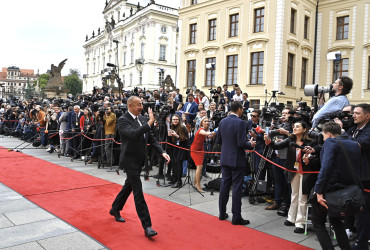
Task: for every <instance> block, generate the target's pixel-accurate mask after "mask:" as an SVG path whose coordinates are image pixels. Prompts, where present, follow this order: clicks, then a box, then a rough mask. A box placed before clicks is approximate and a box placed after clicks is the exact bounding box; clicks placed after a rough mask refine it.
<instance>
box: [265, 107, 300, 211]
mask: <svg viewBox="0 0 370 250" xmlns="http://www.w3.org/2000/svg"><path fill="white" fill-rule="evenodd" d="M293 113H294V111H293V109H292V108H290V107H285V108H284V109H283V111H282V116H281V119H280V122H281V123H280V125H279V126H278V128H277V129H276V132H278V133H279V135H277V139H278V140H277V141H278V142H279V141H282V140H284V139H286V138H287V137H288V135H289V133H291V132H292V131H293V126H292V123H291V122H290V121H289V120H291V119H290V117H291V116H292V114H293ZM287 153H288V148H284V149H279V150H276V151H275V155H274V156H273V158H272V161H273V162H275V163H276V164H278V165H280V166H283V167H285V165H286V160H287ZM272 170H273V173H274V178H275V201H274V203H273V204H272V205H270V206H268V207H266V208H265V209H266V210H276V209H279V208H280V210H279V212H278V214H279V215H287V214H288V207H289V204H290V192H289V183H288V179H287V176H286V175H285V174H284V172H285V171H284V170H283V169H281V168H279V167H277V166H275V165H272ZM283 198H285V199H284V200H285V205H284V206H282V207H281V204H282V199H283Z"/></svg>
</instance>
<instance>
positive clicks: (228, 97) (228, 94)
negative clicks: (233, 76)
mask: <svg viewBox="0 0 370 250" xmlns="http://www.w3.org/2000/svg"><path fill="white" fill-rule="evenodd" d="M223 87H224V92H225V96H226V97H227V99H228V100H231V99H232V98H231V93H230V91H228V90H227V87H228V86H227V85H226V84H224V86H223Z"/></svg>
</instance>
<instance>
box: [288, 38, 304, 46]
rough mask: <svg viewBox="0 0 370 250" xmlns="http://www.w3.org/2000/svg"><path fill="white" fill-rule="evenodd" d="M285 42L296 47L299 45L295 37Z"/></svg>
mask: <svg viewBox="0 0 370 250" xmlns="http://www.w3.org/2000/svg"><path fill="white" fill-rule="evenodd" d="M286 43H287V44H288V46H295V47H296V48H298V47H299V46H301V44H300V43H299V42H298V41H297V40H295V39H288V40H287V41H286Z"/></svg>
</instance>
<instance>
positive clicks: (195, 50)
mask: <svg viewBox="0 0 370 250" xmlns="http://www.w3.org/2000/svg"><path fill="white" fill-rule="evenodd" d="M198 52H199V49H195V48H190V49H186V50H185V51H184V54H189V53H198Z"/></svg>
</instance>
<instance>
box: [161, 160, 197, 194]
mask: <svg viewBox="0 0 370 250" xmlns="http://www.w3.org/2000/svg"><path fill="white" fill-rule="evenodd" d="M185 185H190V186H191V187H193V188H194V189H195V190H196V191H197V192H198V193H199V194H200V195H201V196H203V197H204V195H203V194H202V193H201V192H199V190H198V189H197V188H196V187H195V186H194V185H193V183H192V181H191V177H190V168H189V167H188V175H187V176H186V178H185V180H184V183H183V184H182V186H181V187H179V188H178V189H176V190H175V191H173V192H172V193H170V194H169V195H168V196H171V195H173V194H174V193H176V192H177V191H179V190H180V189H181V188H183V187H184V186H185ZM189 193H190V190H189Z"/></svg>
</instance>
